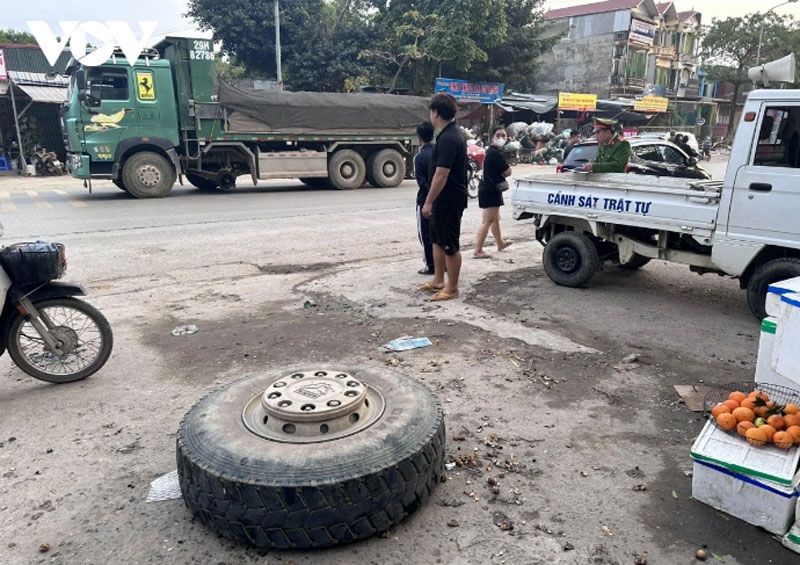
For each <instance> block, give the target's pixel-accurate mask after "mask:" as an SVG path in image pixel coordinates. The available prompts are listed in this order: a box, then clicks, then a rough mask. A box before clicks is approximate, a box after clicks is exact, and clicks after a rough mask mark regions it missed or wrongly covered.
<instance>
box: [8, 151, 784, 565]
mask: <svg viewBox="0 0 800 565" xmlns="http://www.w3.org/2000/svg"><path fill="white" fill-rule="evenodd" d="M724 167H725V161H724V158H723V157H721V156H715V159H714V160H712V162H711V163H710V164H709V168H710V169H711V171H712V174H714V177H715V178H721V176H722V171H724ZM539 170H541V169H539ZM536 172H537V167H532V166H528V167H519V168H517V170H516V171H515V174H535V173H536ZM246 184H247V183H244V184H243V186H241V187H240V188H239V189H237V190H236V191H234V192H231V193H227V194H223V193H204V192H201V191H197V190H195V189H190V188H178V189H176V190H175V191H174V193H173V194H171V195H170V196H169V197H168V198H166V199H163V200H155V201H153V200H150V201H139V200H134V199H131V198H129V197H128V196H127V195H125V194H124V193H122V192H121V191H119V190H118V189H117V188H115V187H113V185H110V184H108V183H96V184H95V190H94V192H95V193H94V194H92V195H89V194H87V192H86V191H85V189H83V188H82V187H81V186H80V183H77V182H76V181H74V180H71V179H63V178H62V179H52V178H49V179H19V178H18V177H16V178H15V177H0V206H2V207H3V208H2V210H3V214H2V223H3V225H4V227H5V236H4V240H5V241H7V242H11V241H19V240H29V239H34V238H39V237H41V238H43V239H53V240H57V241H62V242H63V243H65V244H66V245H67V255H68V261H69V269H68V273H67V277H66V278H67V279H68V280H75V281H78V282H82V283H84V284H86V285H87V288H88V290H89V292H90V295H89V296H88V297H87V300H89V301H90V302H91V303H92V304H94V305H95V306H97V307H98V308H100V309H101V310H102V311H103V312H104V313H105V314H106V316H107V317H108V318H109V320H110V321H111V323H112V326H113V327H114V331H115V349H114V354H113V355H112V358H111V359H110V361H109V362H108V364H107V365H106V367H105V368H104V369H103V370H101V371H100V372H99V373H98V374H97V375H95V376H93V377H91V378H89V379H87V380H85V381H82V382H79V383H74V384H71V385H64V386H54V385H50V384H47V383H43V382H39V381H36V380H35V379H33V378H31V377H28V376H26V375H25V374H23V373H21V372H20V371H19V370H18V369H17V368H15V367H14V366H13V365H12V364H11V363H10V360H9V359H8V357H7V356H4V357H3V358H0V375H1V376H2V377H3V378H2V379H1V380H0V414H1V415H2V416H1V417H0V418H2V419H0V422H2V431H0V477H1V478H0V513H2V514H3V516H4V519H3V521H2V523H0V562H2V563H12V564H16V563H20V564H27V563H38V562H41V563H49V562H53V563H109V562H120V563H259V564H261V563H273V564H274V563H288V562H294V563H296V564H298V565H300V564H312V563H313V564H323V565H325V564H334V563H355V562H358V563H376V564H377V563H381V564H385V563H405V562H409V561H413V562H417V563H443V564H451V563H452V564H462V563H463V564H467V563H468V564H472V563H475V564H478V563H480V564H484V563H498V564H500V563H509V564H512V563H514V564H516V563H525V564H537V563H541V564H544V563H547V564H551V563H558V564H561V563H563V564H575V563H591V564H607V565H610V564H628V563H634V562H636V561H635V560H636V559H637V558H640V557H646V558H647V563H650V564H653V563H665V564H680V563H692V562H694V554H695V551H696V550H697V549H699V548H701V547H704V546H705V547H706V548H707V550H708V551H709V552H711V551H713V552H714V553H715V554H717V555H718V556H720V558H722V559H724V560H725V563H728V564H753V565H755V564H762V563H775V564H781V563H792V562H794V561H796V557H797V556H796V554H794V553H791V552H789V551H788V550H786V549H784V548H783V547H782V546H781V545H780V543H779V542H777V541H776V540H774V539H773V538H772V536H771V535H769V534H767V533H765V532H763V531H761V530H758V529H757V528H754V527H752V526H749V525H748V524H746V523H744V522H741V521H739V520H737V519H734V518H731V517H729V516H727V515H724V514H722V513H719V512H717V511H715V510H713V509H712V508H710V507H708V506H706V505H703V504H701V503H699V502H697V501H695V500H693V499H691V478H690V477H689V476H687V474H690V471H691V469H692V465H691V460H690V458H689V448H690V446H691V443H692V441H693V440H694V438H695V437H696V435H697V433H698V432H699V431H700V429H701V427H702V425H703V420H702V418H701V416H700V414H697V413H691V412H689V411H688V410H686V408H685V406H683V405H682V404H680V403H679V402H678V397H677V395H676V394H675V392H674V390H673V388H672V387H673V385H676V384H710V385H713V384H724V383H730V382H738V381H749V380H752V378H753V372H754V368H755V356H756V351H757V346H758V336H759V324H758V322H757V321H756V320H755V319H754V318H753V317H752V315H751V314H750V312H749V310H748V309H747V305H746V302H745V298H744V294H743V292H742V291H741V290H739V288H738V283H737V282H736V281H733V280H730V279H727V278H721V277H716V276H709V275H706V276H703V277H699V276H697V275H694V274H692V273H690V272H689V271H688V269H686V268H684V267H680V266H677V265H671V264H667V263H664V262H658V261H653V262H651V263H650V264H649V265H647V266H646V267H645V268H643V269H641V270H640V271H638V272H635V273H628V272H623V271H622V270H620V269H616V268H615V267H613V266H608V267H606V268H605V269H604V270H603V271H601V272H600V273H598V275H597V276H596V277H595V279H593V281H592V283H591V284H590V286H589V288H587V289H567V288H563V287H557V286H555V285H554V284H552V283H551V282H550V281H549V279H548V278H547V277H546V275H545V274H544V272H543V269H542V266H541V246H540V245H539V244H538V243H537V242H535V241H533V228H532V225H531V224H530V223H529V222H514V221H513V220H511V219H510V210H509V207H508V206H506V207H505V208H503V220H502V228H503V232H504V235H505V236H506V237H508V238H509V239H511V240H513V241H514V244H513V245H512V246H511V247H510V248H508V250H506V251H504V252H496V251H495V249H494V246H493V245H492V244H491V243H490V244H489V245H488V246H487V250H488V252H489V253H491V254H492V258H491V259H489V260H483V261H475V260H472V259H471V258H469V254H470V251H469V250H470V249H471V248H472V245H473V243H474V238H475V232H476V230H477V226H478V220H479V211H478V208H477V206H476V205H475V204H474V203H473V204H471V206H470V208H468V210H467V211H466V213H465V217H464V223H463V229H462V234H463V236H462V245H463V247H464V249H465V259H464V267H463V277H462V284H461V296H462V297H461V298H460V299H458V300H454V301H450V302H445V303H440V304H430V303H426V302H424V300H423V296H421V293H418V292H415V290H414V288H415V286H416V285H418V284H420V283H421V282H424V281H425V280H426V279H425V278H424V277H421V276H419V275H418V274H416V270H417V269H418V268H420V267H421V256H420V250H419V245H418V243H417V241H416V229H415V223H414V194H415V192H416V188H415V186H414V185H413V183H410V182H406V183H403V185H401V186H400V187H398V188H394V189H382V190H381V189H372V188H364V189H361V190H357V191H348V192H339V191H333V190H317V189H309V188H306V187H304V186H303V185H301V184H300V183H296V182H292V181H285V182H270V183H265V184H263V185H259V186H258V187H255V188H251V187H247V186H246ZM187 324H195V325H197V327H198V328H199V331H198V332H197V333H195V334H192V335H188V336H183V337H173V336H172V335H171V333H170V332H171V330H172V329H173V328H175V327H177V326H182V325H187ZM404 335H414V336H419V337H421V336H426V337H429V338H430V339H431V340H432V341H433V342H434V346H433V347H428V348H424V349H418V350H413V351H407V352H403V353H386V352H384V351H382V349H381V348H380V345H381V344H383V343H386V342H387V341H389V340H391V339H394V338H397V337H400V336H404ZM630 354H636V355H638V359H637V360H636V361H634V362H623V361H622V360H623V359H624V358H626V357H628V356H629V355H630ZM298 363H302V364H306V363H319V364H325V365H330V364H333V365H335V364H336V363H347V364H364V365H369V366H377V367H383V366H390V367H391V368H392V369H393V370H397V371H402V372H405V373H407V374H409V375H412V376H414V377H415V378H417V379H419V380H420V381H421V382H423V383H425V384H426V385H427V386H428V387H429V388H430V389H431V390H433V391H434V392H435V393H436V394H437V396H438V397H439V399H440V401H441V402H442V406H443V407H444V411H445V418H446V423H447V429H448V431H447V446H446V451H447V460H448V461H459V462H460V463H461V464H460V465H458V466H456V467H455V468H454V469H452V470H450V471H447V472H446V473H445V475H446V476H445V477H444V479H445V482H443V483H442V484H440V485H439V487H438V488H437V489H436V491H435V492H434V494H433V496H432V497H431V499H430V500H429V501H428V502H427V504H426V505H425V506H423V507H422V508H420V509H419V510H418V511H417V512H416V513H415V514H413V515H412V516H410V517H409V518H407V519H406V520H405V521H404V522H403V523H401V524H400V525H399V526H397V527H395V528H392V529H391V530H390V532H389V533H388V534H386V535H385V536H382V537H375V538H372V539H369V540H366V541H363V542H358V543H355V544H350V545H346V546H342V547H339V548H334V549H331V550H327V551H304V552H297V551H294V552H292V551H283V552H277V551H269V552H259V551H256V550H253V549H250V548H245V547H240V546H237V545H235V544H233V543H231V542H228V541H224V540H221V539H218V538H217V537H216V536H215V535H213V534H210V533H209V532H208V531H207V530H206V529H205V528H204V526H202V524H200V523H199V522H196V521H195V520H193V519H192V517H191V515H190V513H189V512H188V510H187V509H186V507H185V506H184V504H183V502H182V501H180V500H171V501H165V502H151V503H148V502H146V501H145V499H146V495H147V492H148V489H149V485H150V482H151V481H153V480H154V479H157V478H158V477H160V476H162V475H164V474H165V473H168V472H169V471H172V470H173V469H174V468H175V455H174V445H175V437H176V431H177V429H178V426H179V423H180V421H181V418H182V417H183V415H184V414H185V412H186V411H187V410H188V409H189V408H190V407H191V406H192V405H193V404H194V403H195V402H196V401H197V400H198V399H199V398H201V397H202V396H204V395H205V394H206V393H208V392H210V391H213V390H215V389H217V388H219V387H220V386H223V385H224V384H226V383H229V382H232V381H234V380H236V379H239V378H242V377H245V376H248V375H252V374H256V373H258V372H260V371H263V370H266V369H275V368H280V367H286V366H290V365H295V364H298ZM12 438H13V439H12ZM640 484H645V485H646V490H645V491H635V490H634V487H636V486H637V485H640ZM492 485H496V486H499V489H497V490H498V492H494V490H493V486H492ZM448 524H449V525H448ZM509 526H512V527H509ZM43 544H47V547H46V548H45V547H44V546H43ZM42 549H46V551H44V552H41V550H42ZM639 562H641V560H640V561H639Z"/></svg>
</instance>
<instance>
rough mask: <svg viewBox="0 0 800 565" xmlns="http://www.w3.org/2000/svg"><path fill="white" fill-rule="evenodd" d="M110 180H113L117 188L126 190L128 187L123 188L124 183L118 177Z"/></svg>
mask: <svg viewBox="0 0 800 565" xmlns="http://www.w3.org/2000/svg"><path fill="white" fill-rule="evenodd" d="M111 182H113V183H114V186H116V187H117V188H118V189H120V190H124V191H125V192H128V189H127V188H125V185H124V184H122V181H121V180H120V179H114V180H112V181H111Z"/></svg>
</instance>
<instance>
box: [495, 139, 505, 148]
mask: <svg viewBox="0 0 800 565" xmlns="http://www.w3.org/2000/svg"><path fill="white" fill-rule="evenodd" d="M505 144H506V138H505V137H498V138H496V139H493V140H492V145H494V146H495V147H497V148H498V149H502V148H503V146H504V145H505Z"/></svg>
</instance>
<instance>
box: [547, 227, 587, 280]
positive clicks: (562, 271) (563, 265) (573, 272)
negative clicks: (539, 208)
mask: <svg viewBox="0 0 800 565" xmlns="http://www.w3.org/2000/svg"><path fill="white" fill-rule="evenodd" d="M542 263H543V264H544V272H545V273H547V276H548V277H550V280H552V281H553V282H554V283H556V284H558V285H561V286H569V287H580V286H585V285H586V284H587V283H588V282H589V280H591V278H592V277H593V276H594V273H595V272H596V271H597V267H598V266H599V265H600V256H599V254H598V253H597V246H595V244H594V242H593V241H592V240H591V239H590V238H589V236H588V235H586V234H585V233H583V232H576V231H562V232H560V233H557V234H556V235H554V236H553V237H552V238H551V239H550V241H548V242H547V245H546V246H545V248H544V253H543V255H542Z"/></svg>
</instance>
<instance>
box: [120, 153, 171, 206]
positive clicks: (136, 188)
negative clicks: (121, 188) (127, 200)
mask: <svg viewBox="0 0 800 565" xmlns="http://www.w3.org/2000/svg"><path fill="white" fill-rule="evenodd" d="M176 178H177V175H176V173H175V168H174V167H173V166H172V164H171V163H170V162H169V161H167V160H166V159H165V158H164V157H162V156H161V155H159V154H158V153H153V152H151V151H142V152H141V153H136V154H135V155H133V156H132V157H130V158H129V159H128V160H127V161H125V165H124V166H123V167H122V183H123V184H124V185H125V188H126V189H127V191H128V193H129V194H132V195H133V196H135V197H136V198H163V197H165V196H166V195H167V194H169V191H170V190H172V186H173V185H174V184H175V180H176Z"/></svg>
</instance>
